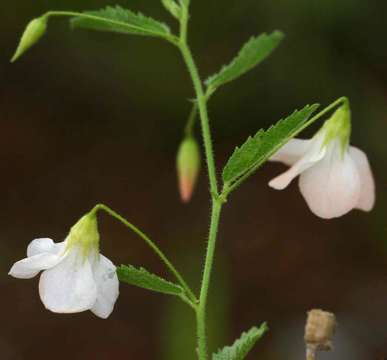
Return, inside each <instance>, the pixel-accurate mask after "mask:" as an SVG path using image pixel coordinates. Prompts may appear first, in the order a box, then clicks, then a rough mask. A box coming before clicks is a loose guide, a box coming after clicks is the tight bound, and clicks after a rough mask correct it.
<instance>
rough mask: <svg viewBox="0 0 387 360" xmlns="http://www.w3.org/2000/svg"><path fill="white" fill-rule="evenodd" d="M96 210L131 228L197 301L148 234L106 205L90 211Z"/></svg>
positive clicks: (188, 294)
mask: <svg viewBox="0 0 387 360" xmlns="http://www.w3.org/2000/svg"><path fill="white" fill-rule="evenodd" d="M98 210H103V211H105V212H106V213H108V214H109V215H110V216H112V217H114V218H115V219H117V220H118V221H120V222H121V223H122V224H124V225H125V226H126V227H128V228H129V229H130V230H132V231H133V232H134V233H136V234H137V235H138V236H139V237H140V238H141V239H143V240H144V241H145V242H146V244H147V245H148V246H149V247H150V248H151V249H152V250H153V251H154V252H155V253H156V255H157V256H158V257H159V258H160V259H161V260H162V261H163V263H164V264H165V265H166V266H167V268H168V269H169V271H170V272H171V273H172V274H173V275H174V276H175V278H176V280H177V281H178V282H179V283H180V285H181V286H182V287H183V288H184V290H185V292H186V293H187V296H188V297H189V300H190V301H192V302H193V304H196V303H197V302H198V299H197V298H196V296H195V295H194V293H193V291H192V290H191V288H190V287H189V286H188V284H187V283H186V281H185V280H184V278H183V277H182V276H181V274H180V273H179V271H177V269H176V268H175V266H174V265H173V264H172V263H171V261H170V260H169V259H168V258H167V256H166V255H165V254H164V253H163V252H162V251H161V250H160V248H159V247H158V246H157V245H156V244H155V243H154V242H153V241H152V240H151V239H150V238H149V236H148V235H146V234H145V233H144V232H142V231H141V230H140V229H139V228H138V227H137V226H135V225H133V224H132V223H130V222H129V221H128V220H126V219H125V218H124V217H122V216H121V215H120V214H118V213H117V212H115V211H114V210H112V209H110V208H109V207H108V206H106V205H104V204H98V205H96V206H95V207H94V209H93V210H92V211H95V212H97V211H98Z"/></svg>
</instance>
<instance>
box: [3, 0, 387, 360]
mask: <svg viewBox="0 0 387 360" xmlns="http://www.w3.org/2000/svg"><path fill="white" fill-rule="evenodd" d="M117 3H119V4H120V5H122V6H126V7H130V8H131V9H135V10H141V11H143V12H144V13H147V14H149V15H151V16H154V17H156V18H159V19H162V20H164V21H170V23H171V25H172V27H173V28H174V29H176V26H175V25H176V24H173V19H170V18H169V16H168V15H167V14H166V12H165V11H164V10H163V8H162V6H161V5H160V3H159V1H158V0H148V1H141V0H130V1H129V0H121V1H117ZM108 4H111V3H109V2H107V1H102V0H101V1H99V0H93V1H83V2H81V1H77V0H54V1H52V0H51V1H48V0H45V1H44V0H35V1H33V2H31V3H30V2H27V1H14V2H12V1H8V0H3V1H2V2H1V3H0V12H1V15H2V16H1V28H2V31H1V32H0V44H1V49H2V51H1V56H0V79H1V84H0V109H1V112H0V114H1V120H0V121H1V141H0V173H1V178H0V187H1V196H0V198H1V217H0V225H1V227H0V238H1V242H0V254H1V256H0V259H1V260H0V269H1V274H2V275H0V286H1V297H0V304H1V308H2V309H3V310H2V312H1V316H0V317H1V321H0V354H1V355H0V358H1V359H6V360H8V359H10V360H19V359H23V360H24V359H51V358H53V359H58V360H59V359H69V358H71V359H74V360H77V359H97V360H99V359H116V358H117V359H118V358H121V359H144V360H145V359H162V360H163V359H165V360H175V359H176V360H177V359H187V360H191V359H194V358H195V357H194V341H195V335H194V323H193V316H192V314H191V313H190V310H189V309H188V310H186V309H185V308H184V306H181V305H180V304H179V303H177V300H175V299H169V298H166V297H163V296H159V295H158V294H154V293H147V292H145V291H143V290H141V289H137V288H134V287H130V286H126V285H122V286H121V296H120V298H119V300H118V302H117V304H116V308H115V311H114V313H113V314H112V315H111V317H110V318H109V319H108V320H105V321H103V320H100V319H98V318H97V317H95V316H93V315H92V314H91V313H90V312H86V313H82V314H74V315H60V314H52V313H49V312H47V311H46V310H45V309H44V308H43V306H42V304H41V302H40V300H39V296H38V288H37V286H38V278H36V279H33V280H26V281H23V280H17V279H13V278H10V277H8V276H7V272H8V270H9V268H10V266H11V265H12V263H13V262H15V261H16V260H19V259H21V258H23V257H24V256H25V250H26V246H27V244H28V243H29V242H30V241H31V240H32V239H34V238H36V237H45V236H48V237H52V238H53V239H55V240H56V241H62V240H63V239H64V237H65V236H66V233H67V231H68V230H69V228H70V227H71V226H72V225H73V224H74V223H75V222H76V220H77V219H78V218H79V217H80V216H81V215H82V214H84V213H85V212H86V211H87V210H89V209H90V208H91V207H92V206H93V205H94V204H96V203H97V202H104V203H106V204H108V205H110V206H111V207H113V208H114V209H116V210H117V211H118V212H120V213H122V214H123V215H124V216H126V217H127V218H128V219H129V220H130V221H132V222H134V223H135V224H137V225H138V226H139V227H141V228H142V229H143V230H144V231H146V232H147V233H149V234H150V235H151V236H152V237H153V238H154V239H156V240H157V241H158V242H159V244H160V245H161V247H162V248H164V249H165V251H166V253H167V254H169V255H170V257H171V258H172V259H176V262H177V264H178V265H179V267H180V268H181V269H182V270H183V272H184V273H185V274H186V276H187V277H188V278H191V279H192V281H193V283H194V286H195V288H196V289H197V288H198V287H199V280H200V276H201V269H202V263H201V261H202V259H201V256H202V254H203V252H204V250H205V245H206V241H205V238H206V235H207V230H208V220H209V208H210V206H209V197H208V193H207V190H208V185H207V176H206V174H205V171H204V170H205V169H204V167H203V170H202V173H201V177H200V181H199V184H198V187H197V191H196V193H195V196H194V198H193V201H192V203H191V204H189V205H186V206H183V205H182V204H181V203H180V201H179V197H178V193H177V186H176V174H175V155H176V148H177V146H178V144H179V142H180V141H181V138H182V131H183V128H184V125H185V121H186V117H187V115H188V112H189V109H190V103H189V101H188V99H190V98H192V97H193V91H192V86H191V83H190V79H189V77H188V75H187V73H186V71H185V68H184V65H183V62H182V60H181V59H180V57H179V54H178V52H177V50H176V49H174V48H173V47H172V46H170V45H169V44H166V43H163V42H162V41H159V40H157V39H146V38H138V37H125V36H122V35H116V34H106V33H97V32H87V31H81V30H78V31H70V30H69V29H68V24H67V21H66V19H55V20H54V19H53V20H52V21H50V26H49V31H48V34H47V36H46V37H45V38H44V39H43V40H42V41H41V43H40V44H39V45H38V46H36V47H35V48H33V49H32V50H31V51H30V52H29V53H28V54H27V55H26V56H25V57H23V58H22V59H21V60H20V61H19V62H17V63H16V64H14V65H11V64H9V59H10V57H11V55H12V53H13V51H14V49H15V47H16V44H17V42H18V40H19V37H20V34H21V32H22V30H23V29H24V27H25V25H26V23H27V22H28V21H29V20H30V19H31V18H33V17H36V16H38V15H41V14H42V13H44V12H45V11H47V10H54V9H55V10H84V9H97V8H100V7H102V6H105V5H108ZM386 15H387V3H386V2H385V1H377V0H373V1H366V0H340V1H337V0H324V1H318V0H287V1H286V0H277V1H272V0H259V1H257V0H245V1H240V0H223V1H216V0H206V1H204V0H192V22H191V32H190V34H191V36H190V39H191V45H192V48H193V51H194V53H195V54H196V58H197V62H198V64H199V66H200V68H201V72H202V74H203V77H204V76H207V75H209V74H211V73H213V72H214V71H216V70H218V69H219V67H220V65H221V64H223V63H225V62H228V61H229V60H230V59H231V58H232V57H233V56H234V54H235V53H236V52H237V51H238V49H239V48H240V46H241V45H242V43H244V42H245V41H246V40H247V39H248V38H249V37H250V36H251V35H254V34H257V33H260V32H263V31H272V30H274V29H277V28H278V29H281V30H282V31H284V32H285V33H286V39H285V41H284V42H283V44H282V45H281V46H280V48H279V49H278V50H277V51H276V52H275V53H274V54H273V56H272V57H271V58H270V59H269V60H267V61H265V62H264V63H263V64H262V65H261V66H260V67H259V68H257V69H256V70H254V71H252V72H250V73H249V74H248V76H244V77H243V78H241V79H239V80H238V81H236V82H234V83H233V84H229V85H227V86H225V87H224V88H222V89H221V90H220V91H219V92H218V93H217V94H216V95H215V96H214V98H213V99H212V100H211V103H210V115H211V125H212V129H213V132H214V142H215V148H216V152H217V163H218V166H219V168H221V166H222V165H223V164H224V162H225V160H226V158H227V156H228V155H229V154H230V153H231V152H232V150H233V148H234V146H235V145H236V144H239V143H241V142H242V141H243V140H244V139H245V138H246V137H247V136H248V135H250V134H253V133H255V131H256V130H257V129H258V128H260V127H267V126H269V125H270V124H271V123H273V122H275V121H277V120H278V119H279V118H281V117H282V116H284V115H286V114H288V113H290V112H291V111H293V110H294V109H295V108H297V107H298V108H299V107H301V106H303V105H305V104H307V103H312V102H320V103H321V104H322V105H323V106H325V105H328V104H329V103H330V102H332V101H333V100H335V99H336V98H338V97H340V96H342V95H346V96H348V97H349V98H350V100H351V105H352V112H353V136H352V143H353V144H355V145H357V146H359V147H361V148H362V149H363V150H365V151H366V152H367V154H368V156H369V158H370V161H371V163H372V167H373V170H374V174H375V178H376V182H377V204H376V207H375V209H374V210H373V211H372V212H371V213H370V214H366V213H363V212H359V211H353V212H351V213H350V214H348V215H346V216H345V217H342V218H340V219H336V220H331V221H324V220H321V219H319V218H317V217H316V216H314V215H313V214H312V213H310V211H309V210H308V209H307V206H306V204H305V202H304V200H303V199H302V197H301V195H300V193H299V191H298V188H297V184H296V182H294V184H292V186H291V187H290V188H289V189H287V190H285V191H282V192H276V191H274V190H272V189H270V188H269V187H268V186H267V182H268V181H269V180H270V179H271V178H272V177H273V176H275V175H276V174H278V173H279V172H281V171H283V170H284V167H283V166H282V165H279V164H269V165H267V166H265V167H264V168H263V169H262V170H261V171H260V172H259V173H258V174H256V176H254V177H253V178H252V179H250V180H249V181H248V182H247V183H246V184H245V185H244V186H243V187H242V188H241V189H240V190H239V191H237V192H236V193H235V194H234V195H232V196H231V198H230V201H229V202H228V203H227V205H226V207H225V211H224V214H223V218H222V222H221V230H220V236H219V243H218V244H219V247H218V255H217V262H216V267H215V278H214V279H215V281H214V283H213V287H212V291H211V307H210V309H209V312H208V315H209V319H210V323H211V339H212V340H211V348H212V349H216V348H218V347H220V346H223V345H224V344H228V343H231V342H232V341H233V339H234V338H236V337H237V336H239V334H240V333H241V332H242V331H243V330H246V329H248V328H249V327H251V326H252V325H255V324H259V323H261V322H262V321H267V322H268V323H269V326H270V332H269V333H268V335H266V336H265V337H264V339H263V340H262V341H260V342H259V344H258V346H257V347H256V348H255V350H254V351H253V352H252V353H251V355H249V359H258V358H259V359H262V360H269V359H302V358H303V351H304V350H303V339H302V338H303V327H304V321H305V317H306V311H307V310H309V309H310V308H313V307H321V308H323V309H326V310H330V311H333V312H335V313H336V314H337V316H338V320H339V324H340V325H339V330H338V333H337V336H336V338H335V348H336V349H335V352H334V353H329V354H324V355H323V356H321V359H332V360H333V359H341V360H342V359H351V360H362V359H364V360H366V359H387V310H386V309H387V307H386V305H387V246H386V245H387V237H386V234H387V231H386V230H387V229H386V214H387V195H386V185H387V169H386V162H385V158H386V156H387V142H386V138H385V137H386V130H387V128H386V121H387V113H386V98H387V82H386V80H387V48H386V45H385V44H386V42H385V38H386V35H387V31H386V21H387V16H386ZM317 128H318V125H316V127H315V128H314V129H310V130H308V131H307V132H306V133H305V134H304V136H308V135H311V134H313V132H314V131H316V129H317ZM198 136H199V133H198ZM100 230H101V234H102V245H101V246H102V250H103V253H104V254H106V255H107V256H108V257H109V258H111V259H112V260H113V261H114V262H115V263H116V264H119V263H131V264H134V265H141V266H144V267H146V268H148V269H149V270H151V271H154V272H156V273H158V274H161V275H163V276H168V274H167V273H166V271H165V269H164V268H163V266H162V265H161V264H160V263H159V262H158V260H157V258H155V256H154V255H153V254H152V253H151V252H150V251H149V249H148V248H147V247H146V246H145V245H144V244H143V243H142V241H141V240H140V239H139V238H137V237H136V236H135V235H134V234H132V233H129V232H128V231H127V230H126V229H125V228H124V227H123V226H122V225H120V224H119V223H116V222H115V221H114V220H112V219H110V218H107V217H106V216H102V217H101V222H100ZM190 354H192V355H190Z"/></svg>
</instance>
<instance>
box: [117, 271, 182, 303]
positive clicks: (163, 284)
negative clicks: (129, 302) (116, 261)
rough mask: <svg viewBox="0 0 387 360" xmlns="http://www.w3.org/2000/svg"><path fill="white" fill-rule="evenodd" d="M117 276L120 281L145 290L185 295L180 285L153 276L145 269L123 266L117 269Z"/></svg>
mask: <svg viewBox="0 0 387 360" xmlns="http://www.w3.org/2000/svg"><path fill="white" fill-rule="evenodd" d="M117 275H118V278H119V279H120V281H123V282H126V283H128V284H130V285H134V286H138V287H141V288H143V289H147V290H152V291H156V292H159V293H163V294H168V295H176V296H180V295H183V294H184V290H183V288H182V287H180V286H179V285H177V284H174V283H172V282H170V281H167V280H165V279H163V278H161V277H159V276H157V275H154V274H151V273H150V272H148V271H147V270H145V269H143V268H139V269H137V268H135V267H134V266H131V265H129V266H126V265H121V266H119V267H118V268H117Z"/></svg>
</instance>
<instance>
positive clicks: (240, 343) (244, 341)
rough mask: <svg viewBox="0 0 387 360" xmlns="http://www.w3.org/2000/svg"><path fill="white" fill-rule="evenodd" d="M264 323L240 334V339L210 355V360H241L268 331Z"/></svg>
mask: <svg viewBox="0 0 387 360" xmlns="http://www.w3.org/2000/svg"><path fill="white" fill-rule="evenodd" d="M268 329H269V328H268V327H267V324H266V323H263V324H262V325H261V326H260V327H259V328H257V327H253V328H251V329H250V330H249V331H247V332H244V333H242V335H241V337H240V338H239V339H238V340H236V341H235V342H234V344H232V345H231V346H226V347H224V348H223V349H221V350H219V351H218V352H217V353H215V354H213V355H212V360H243V359H245V358H246V356H247V354H248V353H249V352H250V351H251V349H252V348H253V347H254V345H255V344H256V342H257V341H258V340H259V339H260V338H261V337H262V336H263V335H264V334H265V333H266V332H267V331H268Z"/></svg>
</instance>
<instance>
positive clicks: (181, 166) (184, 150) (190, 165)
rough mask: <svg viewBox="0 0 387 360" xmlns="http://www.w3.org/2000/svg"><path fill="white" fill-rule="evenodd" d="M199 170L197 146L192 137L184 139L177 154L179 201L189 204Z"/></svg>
mask: <svg viewBox="0 0 387 360" xmlns="http://www.w3.org/2000/svg"><path fill="white" fill-rule="evenodd" d="M199 170H200V151H199V145H198V144H197V142H196V140H195V139H194V138H193V137H186V138H185V139H184V140H183V141H182V143H181V144H180V147H179V150H178V153H177V175H178V180H179V190H180V197H181V200H182V201H183V202H185V203H187V202H189V200H190V199H191V196H192V192H193V190H194V187H195V183H196V180H197V177H198V174H199Z"/></svg>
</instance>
